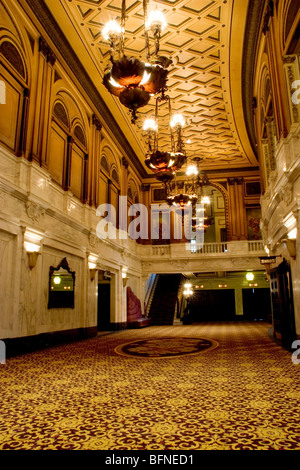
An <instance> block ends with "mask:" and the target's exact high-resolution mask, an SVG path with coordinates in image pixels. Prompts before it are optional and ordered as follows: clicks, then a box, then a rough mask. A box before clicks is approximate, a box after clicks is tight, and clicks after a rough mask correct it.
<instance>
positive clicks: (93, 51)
mask: <svg viewBox="0 0 300 470" xmlns="http://www.w3.org/2000/svg"><path fill="white" fill-rule="evenodd" d="M250 3H251V2H250ZM155 4H157V5H158V7H159V8H160V9H162V11H163V13H164V15H165V18H166V21H167V23H168V27H167V29H166V31H165V32H164V33H163V34H162V37H161V40H160V53H161V55H164V56H166V57H168V58H170V59H171V60H172V65H171V67H170V71H169V78H168V95H169V96H170V97H171V100H172V109H173V111H176V112H180V113H182V114H184V115H185V117H186V118H187V125H186V126H185V129H184V137H185V140H186V142H187V141H190V142H191V143H190V144H188V143H187V144H186V151H187V153H188V155H199V156H201V159H202V166H203V167H204V168H205V170H209V169H212V168H219V169H221V168H227V167H228V166H230V167H231V168H239V167H247V166H249V167H252V166H253V165H254V166H257V160H256V158H255V153H254V152H253V151H252V147H251V145H250V142H249V139H248V136H247V133H246V130H245V132H244V133H243V134H242V135H241V134H240V129H239V127H240V122H239V120H240V115H241V113H240V111H239V110H238V113H237V117H235V112H236V106H238V107H239V108H240V109H241V110H242V103H241V100H240V101H238V100H237V101H236V102H235V105H234V106H235V109H234V106H233V102H232V89H231V81H232V75H234V83H235V85H234V86H236V84H238V87H239V89H240V97H241V96H242V91H241V88H242V83H241V70H242V52H241V55H240V56H238V53H237V52H236V51H235V54H232V53H231V52H232V49H233V48H235V49H237V50H240V49H241V47H240V44H241V42H240V43H239V44H237V42H239V39H240V38H243V34H244V23H243V21H244V17H246V13H247V8H248V7H247V6H248V1H244V2H243V4H242V6H241V5H240V4H238V2H235V1H234V0H228V1H223V0H176V1H175V2H174V1H165V0H164V1H163V0H156V1H155ZM64 9H65V12H66V13H67V15H68V18H69V20H70V21H71V23H72V24H73V26H74V29H75V30H76V31H77V34H80V37H81V38H82V40H83V41H84V43H85V45H86V49H87V50H88V51H89V53H90V55H91V56H92V57H93V59H94V62H95V63H96V64H98V68H99V71H100V73H101V75H102V76H103V73H104V70H105V67H106V66H107V65H109V51H110V49H109V45H108V43H106V42H105V41H104V39H103V38H102V36H101V30H102V27H103V25H104V24H105V23H106V21H107V20H108V19H112V18H120V17H121V0H101V1H98V2H94V3H92V2H91V1H90V0H73V1H72V2H68V3H64ZM126 13H127V20H126V24H125V28H126V31H125V53H126V54H127V55H128V56H134V57H137V58H139V59H143V58H144V55H145V52H144V51H145V39H144V27H143V8H142V2H141V0H136V1H134V2H128V5H127V12H126ZM240 13H242V16H243V18H242V19H241V20H240V22H239V23H238V25H239V26H240V29H239V28H238V29H239V30H238V41H236V40H234V41H233V40H232V28H233V25H232V22H233V18H236V17H238V19H239V17H240ZM152 47H153V45H152ZM233 56H234V60H238V61H239V62H238V63H235V64H234V65H233V66H232V62H233ZM154 108H155V100H151V101H150V102H149V104H148V105H147V106H145V107H143V108H140V110H139V116H140V118H139V119H138V122H137V125H136V127H135V129H134V132H135V134H136V139H137V140H138V141H140V142H142V141H144V137H143V132H142V125H143V120H144V118H145V117H146V116H147V117H148V116H149V115H150V114H152V115H154ZM166 116H167V109H166V108H165V106H162V107H161V110H160V117H161V128H160V144H161V145H160V147H161V148H162V150H167V148H168V146H169V129H168V126H167V125H165V126H164V121H166V119H165V117H166ZM247 140H248V142H246V141H247Z"/></svg>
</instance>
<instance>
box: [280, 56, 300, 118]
mask: <svg viewBox="0 0 300 470" xmlns="http://www.w3.org/2000/svg"><path fill="white" fill-rule="evenodd" d="M296 59H297V56H296V55H287V56H284V57H283V68H284V71H285V78H286V83H287V89H288V105H289V110H290V117H291V121H292V124H298V123H299V122H300V104H299V103H298V104H297V101H295V100H294V99H293V93H294V91H295V88H299V87H297V86H295V85H297V82H299V83H300V80H299V78H300V72H299V65H298V61H297V60H296ZM297 79H298V80H297Z"/></svg>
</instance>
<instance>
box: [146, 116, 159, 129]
mask: <svg viewBox="0 0 300 470" xmlns="http://www.w3.org/2000/svg"><path fill="white" fill-rule="evenodd" d="M157 127H158V126H157V122H156V121H155V119H151V118H149V119H146V120H145V121H144V124H143V129H144V131H156V130H157Z"/></svg>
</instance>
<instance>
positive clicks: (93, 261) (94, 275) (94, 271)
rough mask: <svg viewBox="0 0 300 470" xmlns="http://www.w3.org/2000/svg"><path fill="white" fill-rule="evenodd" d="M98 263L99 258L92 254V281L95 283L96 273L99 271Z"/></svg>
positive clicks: (90, 256)
mask: <svg viewBox="0 0 300 470" xmlns="http://www.w3.org/2000/svg"><path fill="white" fill-rule="evenodd" d="M97 261H98V256H97V255H94V254H93V253H91V254H90V255H89V258H88V263H89V270H90V278H91V281H94V280H95V278H96V273H97V271H98V269H97Z"/></svg>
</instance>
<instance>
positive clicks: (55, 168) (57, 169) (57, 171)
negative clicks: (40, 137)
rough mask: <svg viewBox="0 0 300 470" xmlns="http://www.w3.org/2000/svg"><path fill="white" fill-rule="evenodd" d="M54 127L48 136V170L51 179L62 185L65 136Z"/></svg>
mask: <svg viewBox="0 0 300 470" xmlns="http://www.w3.org/2000/svg"><path fill="white" fill-rule="evenodd" d="M54 126H55V124H54V125H53V127H52V129H51V134H50V144H49V167H48V169H49V172H50V173H51V175H52V177H53V179H54V180H55V181H56V182H57V183H59V184H60V185H62V184H63V173H64V160H65V155H66V146H67V142H66V136H65V135H64V134H63V133H62V132H61V131H60V130H59V129H58V128H56V126H55V127H54Z"/></svg>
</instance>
